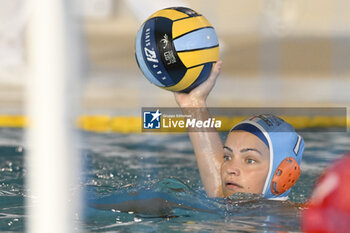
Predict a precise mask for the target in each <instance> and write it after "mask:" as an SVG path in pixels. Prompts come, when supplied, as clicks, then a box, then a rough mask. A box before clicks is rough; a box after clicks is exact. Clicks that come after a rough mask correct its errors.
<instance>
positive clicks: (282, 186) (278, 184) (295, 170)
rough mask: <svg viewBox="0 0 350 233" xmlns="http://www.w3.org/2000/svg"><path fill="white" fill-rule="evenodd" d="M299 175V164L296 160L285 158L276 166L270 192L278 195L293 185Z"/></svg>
mask: <svg viewBox="0 0 350 233" xmlns="http://www.w3.org/2000/svg"><path fill="white" fill-rule="evenodd" d="M299 176H300V166H299V164H298V162H297V161H296V160H295V159H294V158H291V157H287V158H285V159H284V160H283V161H282V162H281V163H280V164H279V165H278V167H277V169H276V171H275V173H274V175H273V177H272V180H271V192H272V193H273V194H275V195H280V194H282V193H284V192H285V191H287V190H288V189H290V188H291V187H293V185H294V184H295V183H296V182H297V180H298V179H299Z"/></svg>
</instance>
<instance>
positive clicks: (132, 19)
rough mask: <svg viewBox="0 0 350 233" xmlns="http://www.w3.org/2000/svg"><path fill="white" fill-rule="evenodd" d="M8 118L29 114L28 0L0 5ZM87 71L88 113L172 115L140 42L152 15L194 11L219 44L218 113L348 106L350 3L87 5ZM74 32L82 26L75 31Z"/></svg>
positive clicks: (109, 0)
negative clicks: (140, 63) (143, 66)
mask: <svg viewBox="0 0 350 233" xmlns="http://www.w3.org/2000/svg"><path fill="white" fill-rule="evenodd" d="M0 2H1V5H2V7H1V9H0V114H12V115H21V114H25V113H24V105H25V101H26V100H25V95H24V89H25V88H24V87H25V85H26V79H27V78H26V77H27V75H28V73H29V70H30V67H28V59H27V58H28V49H27V46H26V44H27V40H28V35H27V33H26V31H27V25H28V23H29V22H30V12H31V10H30V6H29V5H28V4H27V2H28V1H26V0H11V1H7V0H0ZM80 3H81V5H80V7H79V9H80V10H81V15H82V17H81V18H80V19H79V22H80V23H81V25H82V34H83V36H84V39H85V44H84V45H83V46H85V48H86V49H85V51H84V53H86V55H85V56H84V57H85V58H86V64H85V74H84V80H83V87H82V90H83V93H82V98H81V114H83V115H98V114H104V115H107V116H139V114H140V111H141V110H140V108H141V107H147V106H160V107H172V106H175V101H174V98H173V95H172V93H170V92H168V91H165V90H163V89H160V88H158V87H156V86H154V85H151V84H150V83H149V82H148V81H147V80H146V78H145V77H143V75H142V73H141V72H140V70H139V69H138V67H137V64H136V61H135V56H134V42H135V35H136V33H137V31H138V29H139V27H140V26H141V24H142V22H143V21H144V20H145V19H146V18H147V17H148V16H149V15H150V14H152V13H153V12H155V11H157V10H159V9H162V8H165V7H169V6H179V5H182V6H187V7H190V8H193V9H194V10H196V11H198V12H200V13H201V14H203V15H204V16H205V17H206V18H207V19H208V20H209V21H210V22H211V23H212V25H213V26H214V27H215V29H216V31H217V34H218V37H219V39H220V49H221V52H220V57H221V59H222V60H223V61H224V66H223V70H222V74H221V76H220V78H219V79H218V82H217V85H216V87H215V89H214V90H213V92H212V93H211V95H210V97H209V99H208V101H209V105H210V106H212V107H236V106H237V107H271V106H272V107H287V106H292V107H299V106H305V107H316V106H318V107H320V106H327V107H333V106H341V107H345V106H348V105H349V103H350V92H349V87H350V79H349V75H350V43H349V41H350V15H349V14H348V12H349V10H350V2H349V1H347V0H250V1H238V0H216V1H212V0H80ZM72 23H76V22H72Z"/></svg>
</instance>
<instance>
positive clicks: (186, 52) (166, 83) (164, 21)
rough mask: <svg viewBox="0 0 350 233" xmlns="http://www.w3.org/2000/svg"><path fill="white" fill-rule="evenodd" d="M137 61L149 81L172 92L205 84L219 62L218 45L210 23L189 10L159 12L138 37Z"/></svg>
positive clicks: (136, 46)
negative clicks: (214, 65) (215, 64)
mask: <svg viewBox="0 0 350 233" xmlns="http://www.w3.org/2000/svg"><path fill="white" fill-rule="evenodd" d="M135 50H136V60H137V63H138V65H139V67H140V69H141V70H142V72H143V74H144V75H145V76H146V78H147V79H148V80H149V81H150V82H151V83H153V84H155V85H157V86H159V87H161V88H164V89H166V90H170V91H181V92H189V91H191V90H192V89H193V88H195V87H197V86H198V85H200V84H201V83H203V82H204V81H205V80H206V79H207V78H208V77H209V74H210V72H211V69H212V67H213V64H214V63H215V62H216V61H217V60H218V59H219V42H218V38H217V36H216V33H215V30H214V28H213V27H212V26H211V24H210V23H209V22H208V20H207V19H206V18H205V17H204V16H202V15H201V14H199V13H198V12H195V11H194V10H191V9H189V8H185V7H173V8H167V9H163V10H160V11H157V12H156V13H154V14H153V15H151V16H150V17H149V18H148V19H147V20H146V21H145V22H144V23H143V24H142V26H141V28H140V29H139V31H138V33H137V36H136V44H135Z"/></svg>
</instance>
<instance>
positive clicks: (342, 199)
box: [302, 154, 350, 233]
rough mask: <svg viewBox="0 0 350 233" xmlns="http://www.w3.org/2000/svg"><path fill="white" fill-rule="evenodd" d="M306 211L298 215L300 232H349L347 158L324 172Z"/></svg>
mask: <svg viewBox="0 0 350 233" xmlns="http://www.w3.org/2000/svg"><path fill="white" fill-rule="evenodd" d="M308 207H309V208H308V209H306V210H304V211H303V213H302V230H303V231H304V232H308V233H311V232H339V233H340V232H344V233H345V232H349V231H350V154H348V155H346V156H345V157H343V158H342V159H340V160H338V161H336V162H335V163H334V164H333V165H332V166H330V167H329V168H327V169H326V170H325V172H324V173H323V175H322V176H321V177H320V179H319V180H318V182H317V184H316V186H315V188H314V190H313V193H312V196H311V199H310V200H309V202H308Z"/></svg>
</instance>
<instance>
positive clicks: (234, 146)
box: [221, 130, 270, 197]
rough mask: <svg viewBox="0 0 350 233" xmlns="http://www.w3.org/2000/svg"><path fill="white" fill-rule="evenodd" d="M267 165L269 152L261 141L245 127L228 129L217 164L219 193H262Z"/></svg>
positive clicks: (225, 194)
mask: <svg viewBox="0 0 350 233" xmlns="http://www.w3.org/2000/svg"><path fill="white" fill-rule="evenodd" d="M269 166H270V152H269V149H268V147H267V146H266V144H265V143H264V142H262V141H261V140H260V139H259V138H258V137H257V136H255V135H254V134H251V133H248V132H246V131H240V130H237V131H232V132H231V133H230V134H229V135H228V137H227V140H226V143H225V146H224V160H223V163H222V165H221V181H222V188H223V194H224V196H225V197H228V196H230V195H232V194H234V193H237V192H243V193H262V191H263V188H264V184H265V180H266V176H267V174H268V171H269Z"/></svg>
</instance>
